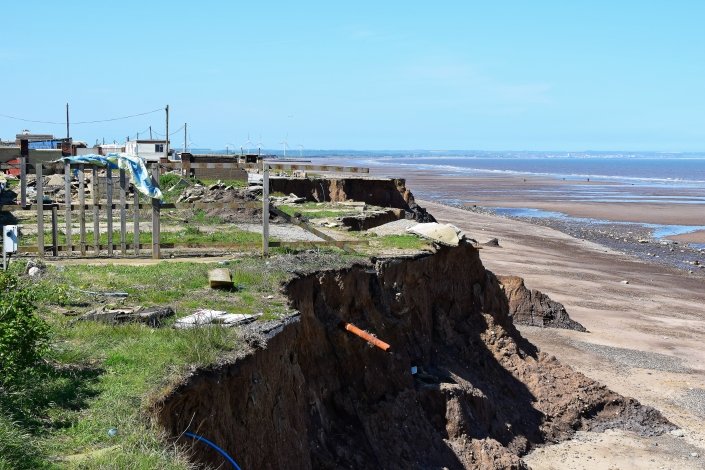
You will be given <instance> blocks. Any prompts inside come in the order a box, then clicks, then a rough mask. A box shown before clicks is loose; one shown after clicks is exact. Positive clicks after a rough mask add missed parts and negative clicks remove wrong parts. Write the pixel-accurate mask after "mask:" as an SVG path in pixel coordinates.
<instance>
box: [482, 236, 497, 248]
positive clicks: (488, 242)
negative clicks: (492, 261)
mask: <svg viewBox="0 0 705 470" xmlns="http://www.w3.org/2000/svg"><path fill="white" fill-rule="evenodd" d="M483 245H484V246H496V247H499V240H498V239H496V238H493V239H491V240H489V241H487V242H485V243H483Z"/></svg>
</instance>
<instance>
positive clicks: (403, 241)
mask: <svg viewBox="0 0 705 470" xmlns="http://www.w3.org/2000/svg"><path fill="white" fill-rule="evenodd" d="M370 242H371V244H372V245H374V246H378V247H380V248H387V249H389V248H394V249H398V250H423V249H425V248H428V247H429V246H430V244H429V242H428V240H424V239H423V238H420V237H417V236H416V235H411V234H404V235H385V236H383V237H376V238H371V239H370Z"/></svg>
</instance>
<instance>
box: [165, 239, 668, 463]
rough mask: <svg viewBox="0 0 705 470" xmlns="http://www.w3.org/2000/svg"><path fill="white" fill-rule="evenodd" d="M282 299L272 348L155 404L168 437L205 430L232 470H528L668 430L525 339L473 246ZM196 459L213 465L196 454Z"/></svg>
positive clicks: (360, 271)
mask: <svg viewBox="0 0 705 470" xmlns="http://www.w3.org/2000/svg"><path fill="white" fill-rule="evenodd" d="M285 289H286V293H287V294H288V296H289V299H290V303H291V306H292V307H293V308H295V309H297V310H298V311H299V312H300V315H299V316H298V317H296V318H294V319H292V320H291V321H289V322H288V323H286V324H285V325H283V326H282V327H281V328H280V330H281V331H279V332H278V333H277V334H274V335H273V337H272V338H271V339H270V340H269V342H268V343H267V346H266V348H264V349H257V350H255V351H254V352H253V353H251V354H249V355H247V356H246V357H244V358H242V359H240V360H238V361H236V362H234V363H232V364H229V365H226V366H224V367H221V368H218V369H215V370H204V371H198V372H197V373H195V374H194V375H192V376H191V377H190V378H189V379H187V380H186V381H184V382H183V383H182V384H181V385H180V386H178V387H177V388H176V389H175V390H173V392H172V393H171V394H170V395H169V396H167V397H166V398H165V399H164V400H163V402H162V403H159V404H158V405H157V407H156V409H155V413H156V417H157V420H158V422H160V423H161V424H162V425H163V426H164V427H165V428H166V430H167V431H168V432H169V433H170V434H171V435H173V436H179V435H180V434H181V433H182V432H183V431H184V430H187V429H188V430H191V431H193V432H196V433H199V434H203V435H204V436H206V437H207V438H208V439H210V440H212V441H214V442H216V443H217V444H218V445H220V446H222V447H223V448H224V449H226V450H227V451H228V452H229V453H230V454H231V455H232V456H233V457H234V458H235V459H236V460H237V461H238V463H239V464H240V466H241V467H242V468H253V469H254V468H256V469H278V468H303V469H309V468H316V469H318V468H331V469H332V468H399V469H410V468H441V467H447V468H525V465H524V463H523V462H522V461H521V459H520V456H521V455H523V454H524V453H525V452H527V451H528V449H529V448H530V447H532V446H534V445H538V444H544V443H550V442H557V441H560V440H563V439H566V438H568V437H570V436H571V435H572V434H573V433H574V432H575V431H576V430H579V429H592V428H595V429H605V428H607V427H611V426H614V427H620V428H628V429H631V430H634V431H637V432H641V433H646V434H658V433H661V432H664V431H666V430H668V429H672V428H673V426H672V425H671V424H670V423H669V422H668V421H666V420H665V419H664V418H663V417H661V415H660V414H658V412H656V411H654V410H653V409H650V408H647V407H642V406H640V405H639V404H638V403H637V402H635V401H633V400H631V399H627V398H624V397H622V396H620V395H618V394H616V393H614V392H611V391H610V390H608V389H606V388H605V387H604V386H602V385H600V384H598V383H596V382H594V381H593V380H591V379H589V378H587V377H585V376H584V375H582V374H580V373H577V372H575V371H573V370H572V369H570V368H569V367H567V366H564V365H562V364H560V363H559V362H558V361H557V360H556V359H555V358H552V357H547V356H546V355H544V354H542V353H539V352H538V351H537V350H536V348H535V347H534V346H532V345H531V344H530V343H528V342H527V341H526V340H525V339H523V338H522V337H521V336H520V334H519V333H518V331H517V330H516V329H515V328H514V326H513V324H512V322H511V319H510V317H509V314H508V311H509V310H508V302H507V298H506V296H505V295H504V292H503V290H502V289H501V288H500V284H499V283H498V281H497V279H496V278H495V276H494V275H493V274H492V273H491V272H489V271H486V270H485V269H484V267H483V266H482V263H481V262H480V259H479V256H478V252H477V250H476V249H475V248H473V247H472V246H471V245H468V244H462V245H460V246H459V247H457V248H444V249H441V250H440V251H439V252H438V253H436V254H433V255H424V256H420V257H417V258H414V259H393V260H386V261H379V262H377V263H376V265H374V266H372V265H369V266H353V267H351V268H348V269H343V270H336V271H323V272H318V273H314V274H311V275H306V276H302V277H298V278H296V279H294V280H293V281H291V282H290V283H289V284H288V285H287V286H286V287H285ZM342 322H350V323H353V324H355V325H357V326H358V327H360V328H363V329H366V330H367V331H369V332H370V333H373V334H375V335H376V336H377V337H378V338H379V339H381V340H383V341H386V342H387V343H389V344H390V345H391V351H390V352H383V351H382V350H380V349H378V348H375V347H371V346H369V345H368V344H367V343H366V342H365V341H363V340H361V339H360V338H358V337H357V336H354V335H352V334H350V333H348V332H346V331H345V330H343V329H342V328H341V323H342ZM412 367H415V368H416V373H415V374H414V373H412ZM183 443H184V444H187V442H186V441H183ZM188 444H191V443H190V442H189V443H188ZM193 452H194V458H195V459H196V460H197V461H200V462H207V463H211V464H219V463H221V458H220V457H219V456H218V455H217V454H215V453H214V452H212V451H211V450H210V449H208V448H206V447H205V446H202V445H195V446H194V447H193Z"/></svg>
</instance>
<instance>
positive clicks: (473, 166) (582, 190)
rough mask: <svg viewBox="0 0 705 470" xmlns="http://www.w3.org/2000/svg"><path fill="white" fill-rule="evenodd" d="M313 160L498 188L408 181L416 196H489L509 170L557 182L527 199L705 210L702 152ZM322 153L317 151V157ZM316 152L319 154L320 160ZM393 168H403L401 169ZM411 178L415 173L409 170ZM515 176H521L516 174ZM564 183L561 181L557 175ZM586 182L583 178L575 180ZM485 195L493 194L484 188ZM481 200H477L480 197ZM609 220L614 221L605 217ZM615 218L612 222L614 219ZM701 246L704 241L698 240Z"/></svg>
mask: <svg viewBox="0 0 705 470" xmlns="http://www.w3.org/2000/svg"><path fill="white" fill-rule="evenodd" d="M311 157H312V161H319V162H320V163H324V160H330V161H334V162H336V163H343V164H348V165H355V166H364V167H370V169H371V173H373V174H378V175H381V174H385V173H386V174H387V175H388V176H404V175H405V174H406V175H415V176H416V177H418V176H419V175H423V174H425V175H437V176H441V177H444V178H445V181H446V183H447V182H448V181H451V182H452V181H453V178H454V177H455V178H458V180H459V181H461V180H462V178H463V177H486V178H487V180H489V181H492V179H493V178H494V179H495V180H496V181H498V185H497V187H496V188H494V189H493V188H487V185H484V188H483V189H481V191H483V194H478V192H477V191H479V190H478V189H476V188H473V187H470V186H463V185H462V184H452V183H451V184H444V185H433V184H421V185H419V184H417V185H416V186H413V185H412V187H411V188H410V189H411V190H412V191H413V192H414V194H415V195H416V196H417V197H418V198H421V199H427V200H435V201H439V202H443V203H447V204H451V205H468V204H473V203H474V202H475V198H479V199H480V201H482V200H484V201H486V200H487V199H488V197H489V196H488V193H489V192H492V191H495V192H496V193H497V194H498V195H499V193H501V192H503V191H506V190H507V186H506V184H505V185H503V184H504V183H503V182H504V181H506V178H507V177H517V178H526V180H525V181H527V180H528V181H548V182H549V183H550V182H551V181H554V182H558V184H546V185H540V184H539V185H535V184H534V185H532V186H530V189H526V190H524V191H525V193H524V194H525V197H526V198H527V201H528V200H531V201H545V202H556V201H583V202H606V203H652V204H654V203H655V204H676V205H681V204H687V205H702V206H703V211H704V212H703V214H704V215H705V153H659V152H589V151H588V152H481V151H415V152H408V151H380V152H327V153H325V152H324V151H321V153H320V154H316V153H315V152H314V153H313V154H312V155H311ZM320 157H322V158H320ZM319 158H320V159H319ZM395 173H402V174H401V175H399V174H395ZM408 178H409V179H410V180H412V182H413V180H414V179H415V178H413V177H411V176H408ZM519 181H521V180H519ZM563 181H564V182H566V184H560V183H561V182H563ZM577 182H584V183H587V182H589V184H575V183H577ZM490 196H491V195H490ZM480 203H481V202H478V204H480ZM490 209H491V210H493V211H494V212H495V213H497V214H499V215H504V216H509V217H517V218H522V219H562V220H569V221H571V222H576V223H581V224H593V225H594V224H601V223H607V222H608V221H604V220H599V219H589V218H577V217H571V216H569V215H567V214H565V213H561V212H556V211H544V210H541V209H537V208H535V207H531V204H528V203H527V207H502V206H496V207H490ZM609 222H610V223H614V222H615V221H614V220H612V221H609ZM617 222H618V221H617ZM701 223H702V222H699V223H698V222H694V223H690V224H687V223H686V224H683V225H658V224H649V223H644V224H642V225H643V226H644V227H646V228H648V229H650V230H651V231H652V233H653V236H654V237H656V238H664V237H667V236H670V235H678V234H682V233H688V232H694V231H700V230H705V226H703V225H700V224H701ZM698 248H703V246H698Z"/></svg>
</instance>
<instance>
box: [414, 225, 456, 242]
mask: <svg viewBox="0 0 705 470" xmlns="http://www.w3.org/2000/svg"><path fill="white" fill-rule="evenodd" d="M406 230H407V231H408V232H411V233H413V234H416V235H418V236H420V237H423V238H426V239H429V240H432V241H434V242H436V243H440V244H442V245H446V246H458V244H460V242H461V241H463V240H464V239H465V235H464V234H463V232H462V230H460V229H459V228H458V227H456V226H454V225H450V224H439V223H437V222H429V223H424V224H416V225H413V226H411V227H409V228H408V229H406Z"/></svg>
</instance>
